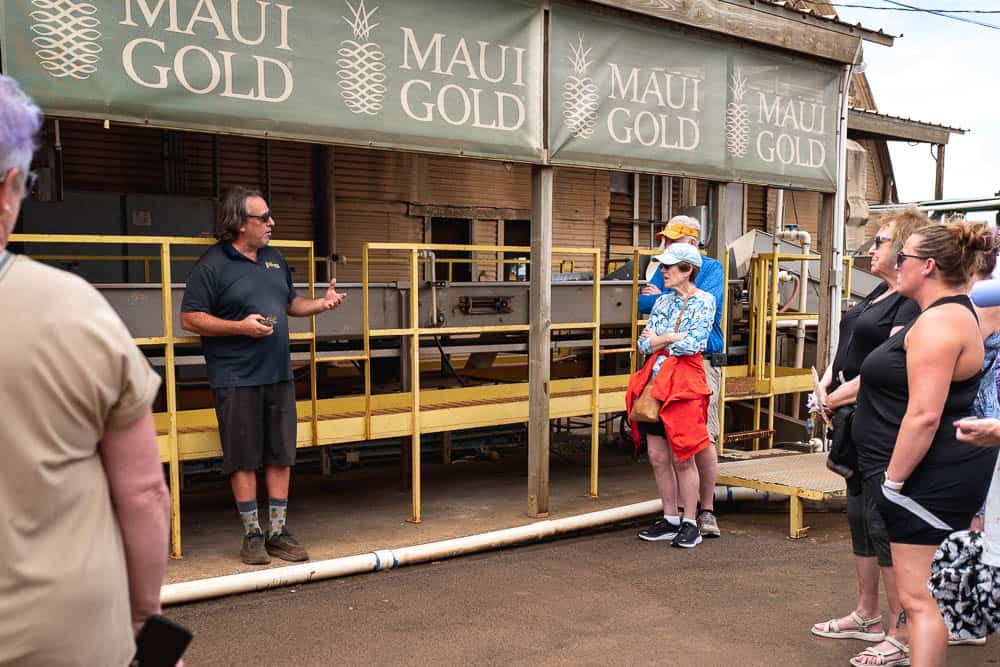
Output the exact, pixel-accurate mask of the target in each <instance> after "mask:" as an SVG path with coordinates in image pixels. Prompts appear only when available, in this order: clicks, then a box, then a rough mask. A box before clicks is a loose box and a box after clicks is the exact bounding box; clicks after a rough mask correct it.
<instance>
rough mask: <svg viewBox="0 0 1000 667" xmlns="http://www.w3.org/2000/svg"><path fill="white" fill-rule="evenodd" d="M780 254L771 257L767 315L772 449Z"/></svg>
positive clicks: (771, 442)
mask: <svg viewBox="0 0 1000 667" xmlns="http://www.w3.org/2000/svg"><path fill="white" fill-rule="evenodd" d="M778 257H779V255H778V253H777V251H776V252H774V254H773V255H772V257H771V274H770V279H771V285H770V290H769V292H770V302H769V303H768V305H767V313H768V315H769V316H770V319H771V345H770V352H771V359H770V361H769V363H768V378H769V379H768V385H767V393H768V394H769V400H768V413H767V428H768V430H769V431H770V434H769V435H768V437H767V448H768V449H771V448H773V447H774V409H775V396H774V381H775V378H776V377H777V376H778V306H779V303H778V302H779V297H778V273H779V272H780V270H781V265H780V264H779V263H778Z"/></svg>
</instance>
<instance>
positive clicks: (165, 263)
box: [10, 234, 317, 558]
mask: <svg viewBox="0 0 1000 667" xmlns="http://www.w3.org/2000/svg"><path fill="white" fill-rule="evenodd" d="M10 241H11V242H12V243H40V244H41V243H68V244H80V245H108V244H116V245H130V246H159V248H160V252H159V255H157V256H149V257H153V258H155V259H159V261H160V298H161V305H162V314H163V335H162V336H153V337H146V338H135V339H134V340H135V342H136V344H137V345H162V346H164V357H165V361H164V363H165V370H164V374H165V376H166V377H165V381H164V390H165V393H166V399H167V418H168V427H167V451H168V466H169V481H170V555H171V557H172V558H180V557H181V504H180V452H179V448H178V433H177V375H176V369H175V366H174V362H175V354H174V352H175V350H174V348H175V346H176V345H178V344H184V343H198V342H200V340H201V339H200V338H199V337H198V336H176V335H174V316H173V292H172V289H171V288H172V285H171V263H172V261H173V260H175V259H189V258H188V257H174V256H173V254H172V252H171V248H172V247H173V246H210V245H214V244H215V243H216V241H215V240H214V239H205V238H186V237H174V236H143V237H137V236H108V235H99V236H89V235H76V234H56V235H49V234H13V235H11V238H10ZM271 244H272V245H274V246H277V247H279V248H302V249H304V250H306V251H307V253H308V262H309V296H313V295H314V293H315V292H314V288H315V282H316V281H315V278H316V275H315V261H314V256H313V246H312V243H311V242H309V241H272V242H271ZM34 257H36V258H40V257H46V255H35V256H34ZM47 257H53V256H52V255H48V256H47ZM93 257H95V256H93V255H91V256H87V259H89V258H93ZM145 258H146V256H143V259H144V260H145ZM74 259H83V258H82V257H81V258H74ZM129 259H138V257H129ZM194 259H197V258H194ZM147 282H148V281H147ZM309 330H310V332H309V333H308V334H291V336H290V337H291V338H292V339H293V340H309V343H310V353H311V357H312V359H313V364H314V365H313V368H315V359H316V335H315V334H316V320H315V317H312V318H310V327H309ZM310 375H311V377H312V383H311V384H312V386H311V391H312V406H313V411H312V415H311V419H312V434H313V443H314V444H316V442H317V414H316V373H315V372H313V373H311V374H310Z"/></svg>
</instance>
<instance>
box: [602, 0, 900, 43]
mask: <svg viewBox="0 0 1000 667" xmlns="http://www.w3.org/2000/svg"><path fill="white" fill-rule="evenodd" d="M590 2H596V3H599V4H604V5H611V6H614V7H617V8H619V9H624V10H626V11H633V12H638V13H640V14H646V15H648V16H656V17H658V18H663V19H666V20H668V21H670V20H677V19H678V17H679V16H684V17H686V18H689V19H691V20H690V21H682V22H684V23H689V24H696V23H698V22H699V20H700V19H702V18H704V17H705V16H709V17H711V16H713V15H714V14H716V13H718V9H717V7H718V5H732V6H733V7H734V8H736V7H741V8H744V9H750V10H755V11H759V12H765V13H767V14H771V15H772V16H778V17H781V18H785V19H791V20H795V21H799V22H802V23H806V24H809V25H813V26H816V27H822V28H825V29H828V30H832V31H834V32H838V33H841V34H845V35H850V36H853V37H860V38H861V39H863V40H865V41H869V42H874V43H877V44H882V45H884V46H892V43H893V40H895V39H896V37H895V36H894V35H890V34H888V33H886V32H883V31H882V29H878V30H873V29H870V28H866V27H864V26H862V25H861V24H860V23H858V24H852V23H847V22H846V21H841V20H840V19H839V18H838V17H837V14H836V11H834V9H833V7H832V6H830V5H829V4H828V3H826V2H820V1H819V0H816V1H814V2H812V3H811V4H807V3H806V2H805V0H791V1H789V0H714V2H701V3H698V2H692V1H691V0H590ZM713 4H715V5H716V7H713ZM812 5H817V6H820V7H822V8H824V9H823V10H822V11H816V9H815V8H814V7H813V6H812ZM692 22H693V23H692Z"/></svg>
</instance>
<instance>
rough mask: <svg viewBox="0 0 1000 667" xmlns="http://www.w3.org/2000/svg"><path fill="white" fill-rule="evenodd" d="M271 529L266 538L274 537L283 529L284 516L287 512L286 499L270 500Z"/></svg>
mask: <svg viewBox="0 0 1000 667" xmlns="http://www.w3.org/2000/svg"><path fill="white" fill-rule="evenodd" d="M270 503H271V529H270V530H269V531H268V533H267V534H268V537H274V536H275V535H277V534H279V533H280V532H281V531H282V530H284V529H285V514H286V513H287V512H288V498H271V500H270Z"/></svg>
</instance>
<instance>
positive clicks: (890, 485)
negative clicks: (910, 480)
mask: <svg viewBox="0 0 1000 667" xmlns="http://www.w3.org/2000/svg"><path fill="white" fill-rule="evenodd" d="M903 484H905V482H894V481H892V480H891V479H889V478H888V477H886V478H885V481H884V482H882V486H884V487H885V488H887V489H889V490H890V491H902V490H903Z"/></svg>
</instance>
